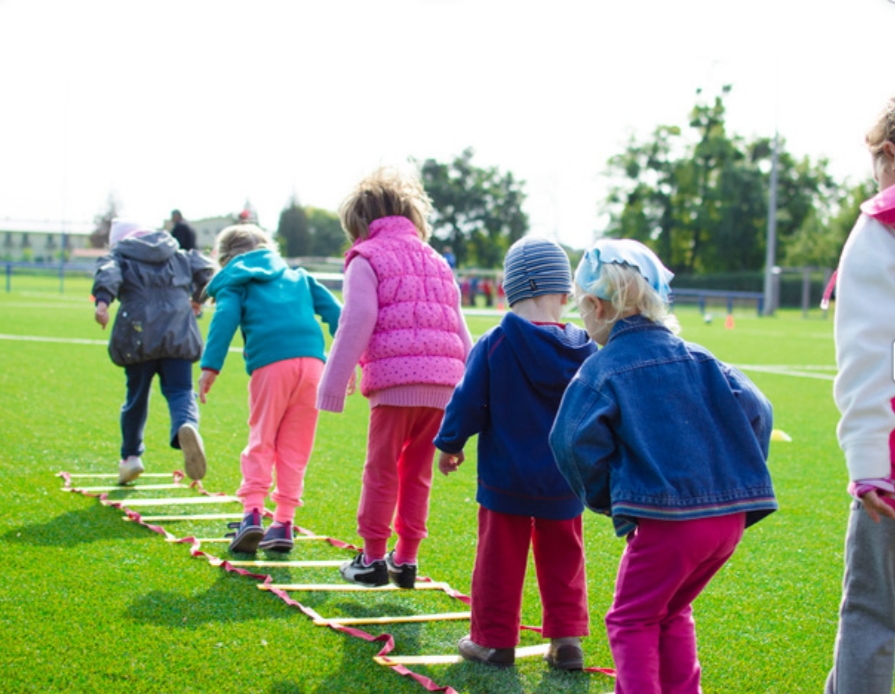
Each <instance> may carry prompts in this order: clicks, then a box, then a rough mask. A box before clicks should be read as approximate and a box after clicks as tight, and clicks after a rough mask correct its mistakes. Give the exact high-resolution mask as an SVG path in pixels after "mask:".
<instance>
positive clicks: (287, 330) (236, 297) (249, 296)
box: [201, 249, 342, 374]
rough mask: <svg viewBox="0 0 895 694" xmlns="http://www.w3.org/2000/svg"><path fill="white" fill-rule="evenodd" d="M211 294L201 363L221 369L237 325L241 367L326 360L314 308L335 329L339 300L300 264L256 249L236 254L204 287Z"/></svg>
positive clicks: (253, 368) (273, 253)
mask: <svg viewBox="0 0 895 694" xmlns="http://www.w3.org/2000/svg"><path fill="white" fill-rule="evenodd" d="M206 291H207V293H208V295H209V296H210V297H212V298H214V300H215V311H214V317H213V318H212V319H211V326H210V327H209V328H208V337H207V339H206V341H205V352H204V353H203V355H202V361H201V366H202V368H203V369H211V370H213V371H220V370H221V369H222V368H223V366H224V360H225V359H226V357H227V350H228V349H229V347H230V343H231V341H232V340H233V335H234V334H235V333H236V329H237V328H240V329H241V330H242V336H243V341H244V343H245V347H244V349H243V356H244V357H245V361H246V371H248V372H249V374H251V373H252V372H253V371H254V370H255V369H259V368H261V367H262V366H267V365H268V364H272V363H274V362H276V361H282V360H284V359H294V358H296V357H314V358H316V359H320V360H321V361H325V356H324V339H323V332H322V330H321V329H320V324H319V323H318V322H317V319H316V318H315V314H316V315H317V316H320V318H321V319H323V321H324V322H325V323H326V324H327V325H328V326H329V334H330V335H335V333H336V328H337V327H338V324H339V316H340V315H341V313H342V305H341V304H340V303H339V301H338V300H337V299H336V298H335V297H334V296H333V295H332V294H331V293H330V291H329V290H328V289H327V288H326V287H324V286H323V285H321V284H320V283H318V282H317V280H315V279H314V278H313V277H311V276H310V275H309V274H308V273H307V272H305V271H304V270H303V269H301V268H295V269H293V268H290V267H289V266H288V265H286V262H285V261H284V260H283V259H282V258H281V257H280V256H279V255H277V253H275V252H273V251H271V250H268V249H259V250H255V251H251V252H249V253H244V254H243V255H239V256H236V257H235V258H233V260H231V261H230V262H229V263H228V264H227V266H226V267H224V268H223V269H222V270H221V271H220V272H219V273H218V274H217V275H215V276H214V279H212V280H211V283H210V284H209V285H208V289H207V290H206Z"/></svg>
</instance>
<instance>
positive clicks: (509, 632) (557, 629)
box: [470, 506, 588, 648]
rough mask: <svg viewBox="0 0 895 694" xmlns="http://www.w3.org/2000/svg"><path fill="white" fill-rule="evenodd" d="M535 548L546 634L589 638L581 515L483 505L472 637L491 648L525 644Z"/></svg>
mask: <svg viewBox="0 0 895 694" xmlns="http://www.w3.org/2000/svg"><path fill="white" fill-rule="evenodd" d="M529 546H531V547H532V549H533V551H534V560H535V571H536V572H537V576H538V588H539V590H540V592H541V609H542V622H541V624H542V632H541V633H542V635H543V636H544V637H545V638H551V639H552V638H562V637H564V636H587V634H588V624H587V622H588V619H587V574H586V572H585V569H584V543H583V539H582V532H581V516H577V517H576V518H572V519H570V520H548V519H546V518H532V517H531V516H516V515H511V514H509V513H499V512H497V511H489V510H488V509H486V508H485V507H483V506H480V507H479V543H478V547H477V548H476V557H475V568H474V569H473V572H472V595H471V597H472V624H471V630H470V637H471V638H472V640H473V641H474V642H475V643H477V644H479V645H480V646H485V647H486V648H513V647H515V646H516V644H517V643H519V624H520V614H521V609H522V588H523V583H524V581H525V569H526V567H527V565H528V548H529Z"/></svg>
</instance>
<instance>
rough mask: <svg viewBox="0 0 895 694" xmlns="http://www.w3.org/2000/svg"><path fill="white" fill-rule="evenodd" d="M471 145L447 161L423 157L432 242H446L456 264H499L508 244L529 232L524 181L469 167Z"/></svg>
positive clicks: (438, 245)
mask: <svg viewBox="0 0 895 694" xmlns="http://www.w3.org/2000/svg"><path fill="white" fill-rule="evenodd" d="M474 154H475V152H474V151H473V150H472V149H471V148H467V149H466V150H464V151H463V154H461V155H460V156H459V157H456V158H455V159H454V160H453V161H452V162H451V163H449V164H444V163H439V162H437V161H435V160H434V159H427V160H426V161H425V162H424V163H423V165H422V167H421V171H422V179H423V185H424V187H425V189H426V192H427V193H428V194H429V197H430V198H432V204H433V206H434V208H435V211H434V214H433V215H432V228H433V239H432V245H433V247H435V249H436V250H438V251H442V252H443V251H444V249H445V248H446V247H447V246H450V247H451V248H452V249H453V251H454V254H455V255H456V257H457V264H458V265H461V266H462V265H477V266H479V267H485V268H490V267H499V266H500V264H501V263H502V262H503V256H504V254H505V253H506V250H507V248H509V247H510V245H512V243H513V242H514V241H516V240H518V239H520V238H522V237H523V236H524V235H525V232H527V231H528V215H527V214H525V212H523V211H522V204H523V203H524V202H525V192H524V191H523V187H524V185H525V183H524V181H517V180H516V179H515V177H514V176H513V174H512V173H509V172H508V173H506V174H502V173H501V172H500V171H499V170H498V169H497V168H495V167H491V168H480V167H477V166H474V165H473V163H472V158H473V156H474Z"/></svg>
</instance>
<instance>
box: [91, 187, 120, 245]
mask: <svg viewBox="0 0 895 694" xmlns="http://www.w3.org/2000/svg"><path fill="white" fill-rule="evenodd" d="M118 207H119V205H118V200H116V199H115V195H114V194H113V193H109V197H108V198H107V199H106V211H105V212H102V213H100V214H98V215H96V216H95V217H94V218H93V225H94V228H93V231H92V232H91V233H90V247H91V248H105V247H106V246H108V245H109V232H110V231H111V230H112V220H113V219H115V217H117V216H118Z"/></svg>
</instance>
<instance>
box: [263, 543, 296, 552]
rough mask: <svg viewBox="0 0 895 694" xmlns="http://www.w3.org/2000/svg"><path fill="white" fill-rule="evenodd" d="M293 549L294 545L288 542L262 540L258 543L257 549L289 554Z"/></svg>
mask: <svg viewBox="0 0 895 694" xmlns="http://www.w3.org/2000/svg"><path fill="white" fill-rule="evenodd" d="M294 548H295V543H294V542H290V541H289V540H268V541H267V542H264V541H263V540H262V541H261V542H259V543H258V549H263V550H265V551H274V552H284V553H285V552H291V551H292V550H293V549H294Z"/></svg>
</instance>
